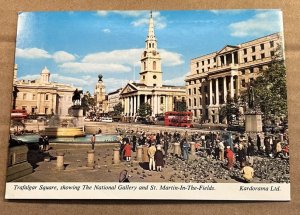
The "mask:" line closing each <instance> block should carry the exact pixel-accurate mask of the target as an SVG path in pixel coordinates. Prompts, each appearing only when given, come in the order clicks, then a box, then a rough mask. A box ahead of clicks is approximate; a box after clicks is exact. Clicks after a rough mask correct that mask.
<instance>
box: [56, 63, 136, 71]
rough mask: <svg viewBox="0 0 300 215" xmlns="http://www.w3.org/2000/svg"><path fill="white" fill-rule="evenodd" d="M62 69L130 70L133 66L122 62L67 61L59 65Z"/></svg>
mask: <svg viewBox="0 0 300 215" xmlns="http://www.w3.org/2000/svg"><path fill="white" fill-rule="evenodd" d="M59 67H60V68H61V69H63V70H64V71H66V72H69V73H81V72H82V73H99V72H102V73H106V72H110V73H113V72H130V71H131V68H130V67H128V66H124V65H121V64H109V63H107V64H105V63H84V62H67V63H63V64H61V65H59Z"/></svg>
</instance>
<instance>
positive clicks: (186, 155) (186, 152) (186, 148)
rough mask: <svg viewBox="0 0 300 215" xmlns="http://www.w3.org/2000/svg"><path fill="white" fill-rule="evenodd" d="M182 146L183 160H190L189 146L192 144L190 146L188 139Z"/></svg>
mask: <svg viewBox="0 0 300 215" xmlns="http://www.w3.org/2000/svg"><path fill="white" fill-rule="evenodd" d="M182 148H183V160H189V148H190V146H189V144H188V142H187V141H184V142H183V146H182Z"/></svg>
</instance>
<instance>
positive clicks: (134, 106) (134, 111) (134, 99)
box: [133, 96, 136, 115]
mask: <svg viewBox="0 0 300 215" xmlns="http://www.w3.org/2000/svg"><path fill="white" fill-rule="evenodd" d="M133 115H136V96H133Z"/></svg>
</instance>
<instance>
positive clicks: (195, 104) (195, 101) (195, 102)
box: [194, 98, 197, 106]
mask: <svg viewBox="0 0 300 215" xmlns="http://www.w3.org/2000/svg"><path fill="white" fill-rule="evenodd" d="M194 106H197V100H196V98H194Z"/></svg>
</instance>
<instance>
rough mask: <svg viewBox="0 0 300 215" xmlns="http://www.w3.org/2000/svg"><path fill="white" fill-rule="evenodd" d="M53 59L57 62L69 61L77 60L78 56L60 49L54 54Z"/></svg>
mask: <svg viewBox="0 0 300 215" xmlns="http://www.w3.org/2000/svg"><path fill="white" fill-rule="evenodd" d="M52 57H53V59H54V61H55V62H57V63H62V62H69V61H74V60H76V57H75V56H74V55H72V54H70V53H68V52H65V51H58V52H55V53H54V54H53V56H52Z"/></svg>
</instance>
